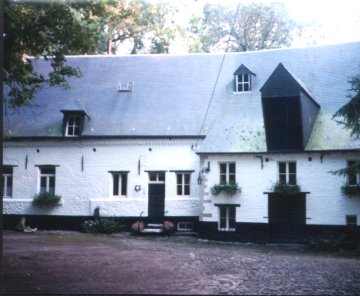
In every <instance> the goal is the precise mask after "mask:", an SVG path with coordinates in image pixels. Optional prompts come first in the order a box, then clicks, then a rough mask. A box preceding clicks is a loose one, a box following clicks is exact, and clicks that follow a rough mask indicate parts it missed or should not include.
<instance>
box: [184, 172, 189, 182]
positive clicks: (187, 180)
mask: <svg viewBox="0 0 360 296" xmlns="http://www.w3.org/2000/svg"><path fill="white" fill-rule="evenodd" d="M184 178H185V182H184V183H185V184H190V174H184Z"/></svg>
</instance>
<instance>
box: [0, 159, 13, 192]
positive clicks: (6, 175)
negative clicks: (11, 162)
mask: <svg viewBox="0 0 360 296" xmlns="http://www.w3.org/2000/svg"><path fill="white" fill-rule="evenodd" d="M4 168H7V169H11V173H4V172H3V177H2V178H3V197H6V198H11V197H12V193H13V182H14V171H13V167H6V166H4V167H3V170H4ZM10 178H11V184H10V186H8V184H9V179H10ZM9 187H10V193H9V192H8V188H9Z"/></svg>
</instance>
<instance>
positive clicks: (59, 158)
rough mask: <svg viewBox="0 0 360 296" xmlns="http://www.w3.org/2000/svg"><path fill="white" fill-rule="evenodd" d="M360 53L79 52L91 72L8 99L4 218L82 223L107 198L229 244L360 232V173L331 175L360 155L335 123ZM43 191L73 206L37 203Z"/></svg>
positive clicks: (359, 145)
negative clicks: (11, 104) (17, 101)
mask: <svg viewBox="0 0 360 296" xmlns="http://www.w3.org/2000/svg"><path fill="white" fill-rule="evenodd" d="M359 52H360V43H348V44H340V45H331V46H319V47H310V48H297V49H296V48H294V49H280V50H268V51H259V52H250V53H248V52H246V53H231V54H225V55H222V54H194V55H179V56H169V55H159V56H74V57H68V58H67V59H68V63H69V64H70V65H72V66H74V67H79V68H80V69H81V71H82V73H83V77H82V78H80V79H71V80H70V86H71V88H70V89H68V90H63V89H59V88H44V89H42V90H40V91H39V93H38V95H37V97H36V99H35V100H34V102H33V104H34V106H32V107H25V108H21V109H20V110H12V109H8V108H6V99H5V108H4V112H5V113H4V125H3V126H4V134H5V135H6V140H5V141H4V143H3V151H4V155H3V159H4V166H3V183H4V186H3V205H4V207H3V213H4V218H5V219H4V221H5V226H6V225H9V227H11V225H12V224H13V223H15V222H14V221H15V220H16V219H19V217H22V216H27V217H28V218H29V219H33V220H32V221H34V223H35V222H36V223H39V224H41V223H42V221H46V223H43V225H44V226H48V227H50V226H51V227H64V228H69V227H70V228H71V227H73V228H76V225H79V224H80V222H81V221H83V220H84V219H87V218H89V217H90V216H92V215H93V213H94V210H95V209H96V208H99V209H100V214H101V216H104V217H105V216H108V217H118V218H119V219H120V220H122V221H124V222H126V223H132V222H133V221H135V220H137V219H139V217H141V219H144V220H145V221H147V222H152V221H158V222H159V221H162V220H164V219H169V220H172V221H173V222H175V223H176V225H177V228H178V230H179V231H196V232H198V233H199V235H200V237H204V238H213V239H222V240H227V239H229V240H238V241H265V242H267V241H279V242H285V241H302V240H303V239H304V238H305V237H306V236H308V235H315V234H317V233H319V232H321V231H334V232H342V231H344V230H346V227H347V226H351V225H352V226H354V225H355V226H356V227H357V228H358V227H359V223H360V222H359V215H360V198H359V196H346V195H344V193H343V192H342V187H343V186H350V187H351V186H352V187H351V188H355V187H359V184H360V175H359V172H358V173H357V174H355V175H354V176H349V177H348V178H347V179H346V178H343V177H340V176H337V175H334V174H332V173H331V172H333V171H336V170H338V169H342V168H344V167H346V166H349V165H352V164H354V163H355V162H358V161H360V141H359V139H356V138H355V137H351V136H350V133H349V131H347V130H345V129H343V127H342V126H341V125H338V124H337V123H336V122H335V120H333V119H332V115H333V114H334V113H335V112H336V111H337V110H338V109H339V108H340V107H341V106H342V105H343V104H345V103H346V102H347V100H348V98H347V97H346V96H347V94H348V89H349V84H348V82H347V81H348V80H349V78H350V77H351V76H354V75H356V74H358V71H359V54H358V53H359ZM33 63H34V66H35V69H37V70H38V71H39V72H41V73H44V74H46V73H47V72H48V71H49V65H48V63H47V62H45V61H43V60H33ZM5 97H6V96H5ZM276 185H284V186H285V185H287V186H288V187H286V188H285V189H286V190H290V189H291V190H292V189H294V188H295V187H296V188H297V191H296V192H292V193H291V194H285V193H284V192H283V191H282V192H280V191H277V190H276V188H275V187H274V186H276ZM281 188H282V187H281ZM289 188H290V189H289ZM44 191H46V192H50V193H54V194H57V195H60V196H61V201H60V205H58V206H56V207H54V208H52V209H49V208H38V207H34V206H33V205H32V200H33V198H34V195H35V194H37V193H39V192H44ZM227 191H228V192H227ZM30 221H31V220H30ZM49 225H50V226H49Z"/></svg>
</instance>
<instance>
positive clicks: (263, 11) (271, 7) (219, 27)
mask: <svg viewBox="0 0 360 296" xmlns="http://www.w3.org/2000/svg"><path fill="white" fill-rule="evenodd" d="M203 12H204V16H203V19H202V20H200V19H199V18H193V19H192V20H191V27H190V30H191V31H192V32H193V33H199V32H200V36H199V38H198V39H196V38H195V42H194V43H195V46H193V45H191V47H190V51H195V50H200V51H202V52H211V51H223V50H224V49H225V48H226V46H228V51H233V52H238V51H253V50H260V49H268V48H278V47H283V46H289V45H290V43H291V40H292V34H294V33H295V29H300V28H299V26H297V25H296V24H295V23H294V22H293V21H292V20H290V19H289V17H288V15H287V14H286V11H285V8H284V6H283V4H280V3H271V4H255V3H252V4H249V5H239V7H238V9H235V7H233V8H231V9H229V8H225V7H223V6H221V5H211V4H206V5H205V6H204V11H203ZM227 43H228V44H227ZM200 44H201V45H200Z"/></svg>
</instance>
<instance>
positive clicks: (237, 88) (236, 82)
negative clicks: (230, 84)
mask: <svg viewBox="0 0 360 296" xmlns="http://www.w3.org/2000/svg"><path fill="white" fill-rule="evenodd" d="M239 77H241V81H240V79H239ZM245 77H247V78H248V81H245ZM239 85H241V86H242V90H240V88H239ZM245 85H247V86H248V90H245ZM251 87H252V85H251V74H239V75H235V91H234V93H236V94H239V93H240V94H242V93H249V92H251Z"/></svg>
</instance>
